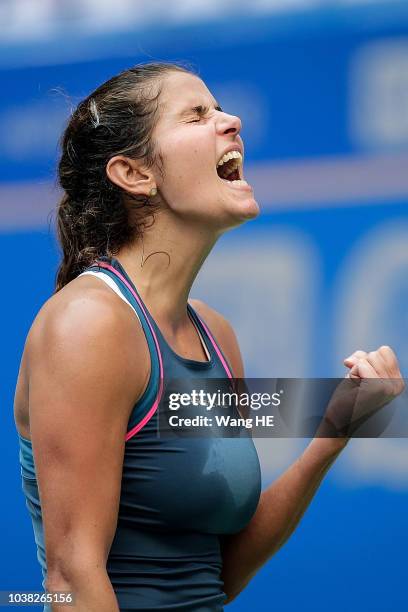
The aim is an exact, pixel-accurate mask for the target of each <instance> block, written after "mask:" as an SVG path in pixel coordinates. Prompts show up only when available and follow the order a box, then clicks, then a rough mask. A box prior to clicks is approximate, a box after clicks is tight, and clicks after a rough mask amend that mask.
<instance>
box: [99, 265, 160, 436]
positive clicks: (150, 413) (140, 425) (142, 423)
mask: <svg viewBox="0 0 408 612" xmlns="http://www.w3.org/2000/svg"><path fill="white" fill-rule="evenodd" d="M96 265H97V266H98V267H100V268H106V270H110V271H111V272H113V274H115V275H116V276H117V277H118V278H120V280H121V281H122V282H123V283H124V284H125V285H126V287H127V288H128V289H129V291H130V292H131V294H132V295H133V296H134V298H135V299H136V301H137V302H138V304H139V306H140V308H141V309H142V312H143V314H144V315H145V318H146V321H147V323H148V325H149V327H150V331H151V332H152V335H153V340H154V343H155V345H156V349H157V355H158V357H159V365H160V384H159V390H158V392H157V395H156V399H155V401H154V402H153V405H152V407H151V408H150V409H149V411H148V412H147V414H145V416H144V417H143V419H142V420H141V421H140V423H138V424H137V425H135V426H134V427H133V428H132V429H131V430H130V431H128V432H127V434H126V436H125V441H126V442H127V441H128V440H130V438H132V437H133V436H134V435H135V434H137V432H138V431H140V430H141V429H142V428H143V427H144V426H145V425H146V423H148V421H150V419H151V418H152V416H153V415H154V413H155V412H156V410H157V408H158V406H159V403H160V400H161V396H162V394H163V360H162V356H161V352H160V346H159V342H158V340H157V336H156V334H155V332H154V329H153V327H152V324H151V323H150V321H149V317H148V316H147V314H146V310H145V309H144V306H143V304H142V302H141V299H140V298H139V296H138V295H137V293H136V292H135V290H134V289H133V287H132V285H130V283H128V281H127V280H126V278H125V277H124V276H123V274H121V273H120V272H118V270H116V269H115V268H114V267H113V266H111V265H109V264H107V263H105V262H103V261H99V262H97V263H96Z"/></svg>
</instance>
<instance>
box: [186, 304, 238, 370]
mask: <svg viewBox="0 0 408 612" xmlns="http://www.w3.org/2000/svg"><path fill="white" fill-rule="evenodd" d="M189 302H190V304H191V306H192V307H193V308H194V310H196V311H197V312H198V314H199V315H200V317H201V318H202V319H203V320H204V322H205V323H206V325H207V326H208V328H209V329H210V331H211V333H212V334H213V336H214V338H215V339H216V341H217V342H218V344H219V345H220V347H221V350H222V351H223V353H224V355H225V356H226V357H227V359H228V361H229V363H230V365H231V368H232V373H233V375H234V376H235V377H236V378H243V377H244V366H243V360H242V355H241V351H240V348H239V344H238V340H237V336H236V334H235V331H234V329H233V327H232V325H231V323H230V322H229V321H228V319H226V318H225V317H224V315H222V314H221V313H220V312H218V311H217V310H215V309H214V308H212V307H211V306H209V305H208V304H206V303H205V302H203V301H202V300H197V299H190V300H189Z"/></svg>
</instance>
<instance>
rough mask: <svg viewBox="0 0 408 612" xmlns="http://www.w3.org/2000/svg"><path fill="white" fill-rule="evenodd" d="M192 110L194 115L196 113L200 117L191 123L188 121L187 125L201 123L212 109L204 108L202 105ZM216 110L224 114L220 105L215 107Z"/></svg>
mask: <svg viewBox="0 0 408 612" xmlns="http://www.w3.org/2000/svg"><path fill="white" fill-rule="evenodd" d="M191 110H192V111H193V113H196V114H197V115H198V116H199V117H198V119H192V120H191V121H187V123H198V122H199V121H201V119H202V118H203V117H204V115H206V114H207V113H208V111H209V110H210V109H209V108H208V106H203V105H202V104H200V105H199V106H194V108H192V109H191ZM214 110H216V111H220V112H221V113H222V112H223V110H222V108H221V106H219V105H218V106H215V107H214Z"/></svg>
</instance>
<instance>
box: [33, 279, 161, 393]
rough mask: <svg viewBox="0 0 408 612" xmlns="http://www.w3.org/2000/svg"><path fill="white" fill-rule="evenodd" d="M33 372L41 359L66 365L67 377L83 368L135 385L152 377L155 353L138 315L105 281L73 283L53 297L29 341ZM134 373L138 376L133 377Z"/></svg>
mask: <svg viewBox="0 0 408 612" xmlns="http://www.w3.org/2000/svg"><path fill="white" fill-rule="evenodd" d="M25 353H26V357H27V361H28V367H29V370H32V367H33V365H34V364H35V363H36V361H37V360H38V358H40V359H41V360H42V361H48V362H50V364H52V363H53V364H58V363H60V364H61V365H62V366H63V367H64V371H65V373H66V375H69V373H70V370H71V369H72V370H73V371H74V370H75V368H77V367H78V366H79V364H81V363H82V365H83V366H84V368H87V369H88V373H89V372H90V371H96V370H98V371H101V369H102V368H105V369H106V370H109V371H110V372H111V376H118V375H120V377H121V378H122V377H123V380H127V381H129V380H132V381H133V383H134V384H135V390H134V391H135V393H136V394H137V393H138V389H137V387H138V379H139V378H140V384H141V385H142V386H143V381H144V379H145V378H146V376H147V375H148V370H149V366H150V364H149V353H148V348H147V345H146V341H145V337H144V333H143V330H142V328H141V326H140V324H139V323H138V321H137V320H136V315H135V313H134V312H133V311H132V310H131V309H130V308H129V306H128V305H127V304H126V303H125V302H124V301H123V300H121V299H120V298H119V296H117V295H116V294H115V293H114V292H113V291H112V290H111V289H110V288H109V287H107V286H106V285H105V284H104V283H102V282H101V281H100V280H99V279H96V278H93V277H90V276H86V277H82V278H78V279H75V280H74V281H71V283H69V284H68V285H67V286H66V287H64V288H63V289H62V290H61V291H59V292H58V293H56V294H55V295H53V296H52V297H51V298H50V299H49V300H48V301H47V302H46V303H45V304H44V305H43V307H42V308H41V310H40V311H39V313H38V314H37V316H36V318H35V320H34V322H33V324H32V326H31V329H30V332H29V334H28V337H27V341H26V347H25ZM130 371H132V373H133V376H129V373H130Z"/></svg>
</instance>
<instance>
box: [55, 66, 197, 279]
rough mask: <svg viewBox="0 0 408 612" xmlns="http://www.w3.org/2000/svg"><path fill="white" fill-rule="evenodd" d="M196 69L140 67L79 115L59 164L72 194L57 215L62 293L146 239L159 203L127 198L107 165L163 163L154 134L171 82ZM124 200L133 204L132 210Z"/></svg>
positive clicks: (109, 85)
mask: <svg viewBox="0 0 408 612" xmlns="http://www.w3.org/2000/svg"><path fill="white" fill-rule="evenodd" d="M172 71H183V72H190V70H187V69H186V68H184V67H182V66H181V65H178V64H166V63H148V64H141V65H137V66H135V67H133V68H130V69H128V70H124V71H123V72H121V73H120V74H118V75H116V76H114V77H113V78H111V79H110V80H109V81H106V82H105V83H103V84H102V85H101V86H100V87H98V88H97V89H96V90H95V91H94V92H93V93H92V94H90V95H89V96H88V97H87V98H85V99H84V100H82V101H81V102H80V103H79V104H78V106H77V108H76V109H75V110H74V112H73V113H72V115H71V117H70V119H69V122H68V125H67V127H66V129H65V131H64V133H63V135H62V139H61V149H62V153H61V158H60V162H59V166H58V178H59V183H60V185H61V187H62V189H63V190H64V192H65V193H64V195H63V197H62V200H61V202H60V203H59V206H58V210H57V234H58V239H59V242H60V244H61V248H62V262H61V264H60V266H59V269H58V272H57V278H56V291H59V290H60V289H62V287H64V286H65V285H66V284H67V283H69V282H70V281H71V280H72V279H74V278H75V277H76V276H77V275H78V274H79V273H80V272H81V271H82V270H83V269H85V268H86V267H87V266H89V265H90V264H91V263H92V262H93V261H94V260H95V259H97V258H98V257H100V256H102V255H113V254H115V253H116V252H118V251H119V249H120V248H121V247H122V246H124V245H126V244H128V243H129V242H131V241H132V240H133V239H134V238H135V237H137V236H138V235H141V233H142V230H143V228H144V227H145V226H146V223H147V219H148V218H152V214H153V212H154V210H155V206H153V204H152V203H151V202H149V199H148V198H145V197H135V196H131V194H127V193H125V192H124V191H123V190H122V189H121V188H120V187H118V186H117V185H115V184H113V183H112V182H111V181H110V180H109V178H108V176H107V174H106V165H107V163H108V161H109V159H110V158H112V157H113V156H115V155H120V154H121V155H126V156H127V157H130V158H133V159H143V161H144V163H146V164H147V165H148V166H149V167H151V166H152V165H153V164H154V162H155V161H156V159H155V150H154V143H153V140H152V132H153V129H154V126H155V122H156V120H157V111H158V100H159V96H160V91H161V81H162V79H163V77H164V76H165V75H166V74H167V73H169V72H172ZM124 196H126V198H127V201H128V202H131V207H132V212H133V211H137V213H138V214H137V216H136V215H133V216H132V219H137V221H136V222H132V223H131V222H130V220H129V211H130V208H129V206H126V205H125V202H124Z"/></svg>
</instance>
